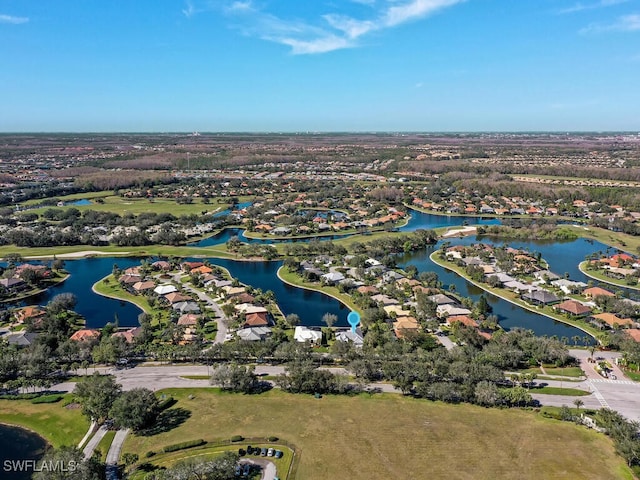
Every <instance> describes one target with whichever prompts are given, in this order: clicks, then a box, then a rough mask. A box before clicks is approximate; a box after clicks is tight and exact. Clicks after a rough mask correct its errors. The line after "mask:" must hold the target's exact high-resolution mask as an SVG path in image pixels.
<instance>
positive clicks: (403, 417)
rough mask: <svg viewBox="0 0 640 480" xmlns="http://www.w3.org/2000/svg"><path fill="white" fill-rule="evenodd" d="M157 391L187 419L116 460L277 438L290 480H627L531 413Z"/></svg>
mask: <svg viewBox="0 0 640 480" xmlns="http://www.w3.org/2000/svg"><path fill="white" fill-rule="evenodd" d="M165 393H167V394H169V395H172V396H173V397H174V398H175V399H176V400H178V402H177V404H176V405H175V406H174V407H173V409H178V408H180V409H184V410H187V411H189V412H191V416H190V417H189V418H188V419H187V420H186V421H185V422H184V423H182V424H181V425H179V426H178V427H176V428H174V429H172V430H170V431H168V432H164V433H160V434H158V435H154V436H150V437H145V436H137V435H129V437H128V438H127V440H126V443H125V445H124V449H123V452H125V453H126V452H135V453H137V454H138V455H140V458H141V461H143V460H144V455H145V453H146V452H147V451H149V450H154V451H156V452H159V451H161V449H162V448H163V447H164V446H166V445H172V444H175V443H179V442H182V441H185V440H190V439H194V438H203V439H205V440H208V441H219V440H222V439H229V438H231V436H233V435H243V436H245V437H247V438H249V437H269V436H277V437H278V438H281V439H286V440H287V441H288V442H290V443H291V444H293V445H296V447H297V448H298V449H299V450H300V454H301V456H300V463H299V467H298V474H297V476H296V477H295V478H297V479H298V480H301V479H304V480H320V479H322V480H324V479H327V478H348V479H350V480H365V479H366V480H370V479H372V478H376V479H378V478H379V479H383V478H433V479H440V478H442V479H450V478H458V479H467V478H474V479H475V478H478V479H480V478H486V479H507V478H509V479H512V478H518V479H519V480H529V479H531V480H533V479H540V478H566V479H579V478H584V479H587V478H598V479H599V480H607V479H629V480H630V479H631V478H632V476H631V473H630V471H629V469H628V468H627V467H626V465H625V462H624V460H622V459H621V458H619V457H617V456H616V455H615V452H614V448H613V444H612V442H611V441H610V439H609V438H607V437H606V436H604V435H602V434H599V433H597V432H595V431H592V430H588V429H586V428H584V427H579V426H576V425H574V424H572V423H565V422H559V421H556V420H552V419H547V418H543V417H542V416H540V415H536V414H535V413H533V412H532V411H521V410H515V409H512V410H506V409H486V408H481V407H478V406H474V405H468V404H460V405H450V404H444V403H440V402H430V401H426V400H419V399H413V398H407V397H403V396H401V395H392V394H388V395H385V394H378V395H368V394H363V395H358V396H353V397H348V396H332V395H327V396H324V397H322V398H320V399H316V398H314V397H313V396H311V395H292V394H287V393H284V392H282V391H280V390H271V391H269V392H267V393H264V394H261V395H241V394H227V393H221V392H220V391H218V390H217V389H211V390H209V389H207V390H201V389H171V390H166V391H165ZM190 395H191V396H192V398H189V396H190ZM169 411H170V410H169ZM496 446H499V447H496ZM148 460H149V461H151V462H153V458H150V459H148ZM523 466H526V468H523Z"/></svg>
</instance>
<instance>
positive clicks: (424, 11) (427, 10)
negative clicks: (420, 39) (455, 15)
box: [384, 0, 463, 27]
mask: <svg viewBox="0 0 640 480" xmlns="http://www.w3.org/2000/svg"><path fill="white" fill-rule="evenodd" d="M462 1H463V0H413V1H411V2H406V3H404V4H402V5H394V6H392V7H389V8H388V9H387V11H386V12H385V14H384V24H385V26H389V27H394V26H396V25H400V24H401V23H405V22H408V21H410V20H415V19H418V18H423V17H426V16H427V15H430V14H432V13H434V12H436V11H437V10H440V9H443V8H445V7H450V6H452V5H455V4H456V3H461V2H462Z"/></svg>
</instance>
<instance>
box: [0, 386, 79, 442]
mask: <svg viewBox="0 0 640 480" xmlns="http://www.w3.org/2000/svg"><path fill="white" fill-rule="evenodd" d="M70 397H71V395H65V399H67V398H70ZM63 404H64V400H62V401H60V402H58V403H42V404H37V405H34V404H33V403H31V401H30V400H0V423H6V424H9V425H18V426H20V427H24V428H27V429H29V430H33V431H34V432H36V433H37V434H39V435H41V436H42V437H44V438H45V440H47V442H48V443H50V444H51V445H53V446H54V447H60V446H62V445H73V446H77V445H78V443H79V442H80V440H82V437H84V434H85V433H86V432H87V429H88V428H89V421H88V420H87V419H86V417H84V416H83V415H82V414H81V413H80V409H79V408H70V407H69V406H67V407H65V406H64V405H63Z"/></svg>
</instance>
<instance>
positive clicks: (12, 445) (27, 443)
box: [0, 424, 47, 480]
mask: <svg viewBox="0 0 640 480" xmlns="http://www.w3.org/2000/svg"><path fill="white" fill-rule="evenodd" d="M46 447H47V442H46V441H45V440H44V438H42V437H41V436H39V435H36V434H35V433H33V432H30V431H29V430H25V429H23V428H19V427H13V426H9V425H1V424H0V478H2V479H3V480H27V479H29V478H31V474H32V473H33V472H27V471H25V472H19V471H13V469H12V468H6V467H8V464H7V463H6V462H7V461H9V460H14V461H16V460H35V461H36V463H37V461H38V460H40V459H41V458H42V457H43V455H44V452H45V449H46Z"/></svg>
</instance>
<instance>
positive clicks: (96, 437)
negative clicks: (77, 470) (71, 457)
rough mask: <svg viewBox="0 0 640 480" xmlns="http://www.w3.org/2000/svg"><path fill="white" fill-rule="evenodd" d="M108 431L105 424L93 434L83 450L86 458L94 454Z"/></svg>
mask: <svg viewBox="0 0 640 480" xmlns="http://www.w3.org/2000/svg"><path fill="white" fill-rule="evenodd" d="M107 432H108V430H107V428H106V427H105V426H104V425H103V426H101V427H100V428H99V429H98V431H97V432H96V433H94V434H93V437H91V438H90V439H89V441H88V442H87V444H86V445H85V447H84V449H83V450H82V453H83V454H84V458H85V459H89V458H91V457H92V456H93V452H94V451H95V449H96V447H97V446H98V444H99V443H100V441H101V440H102V439H103V438H104V436H105V435H106V434H107Z"/></svg>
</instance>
